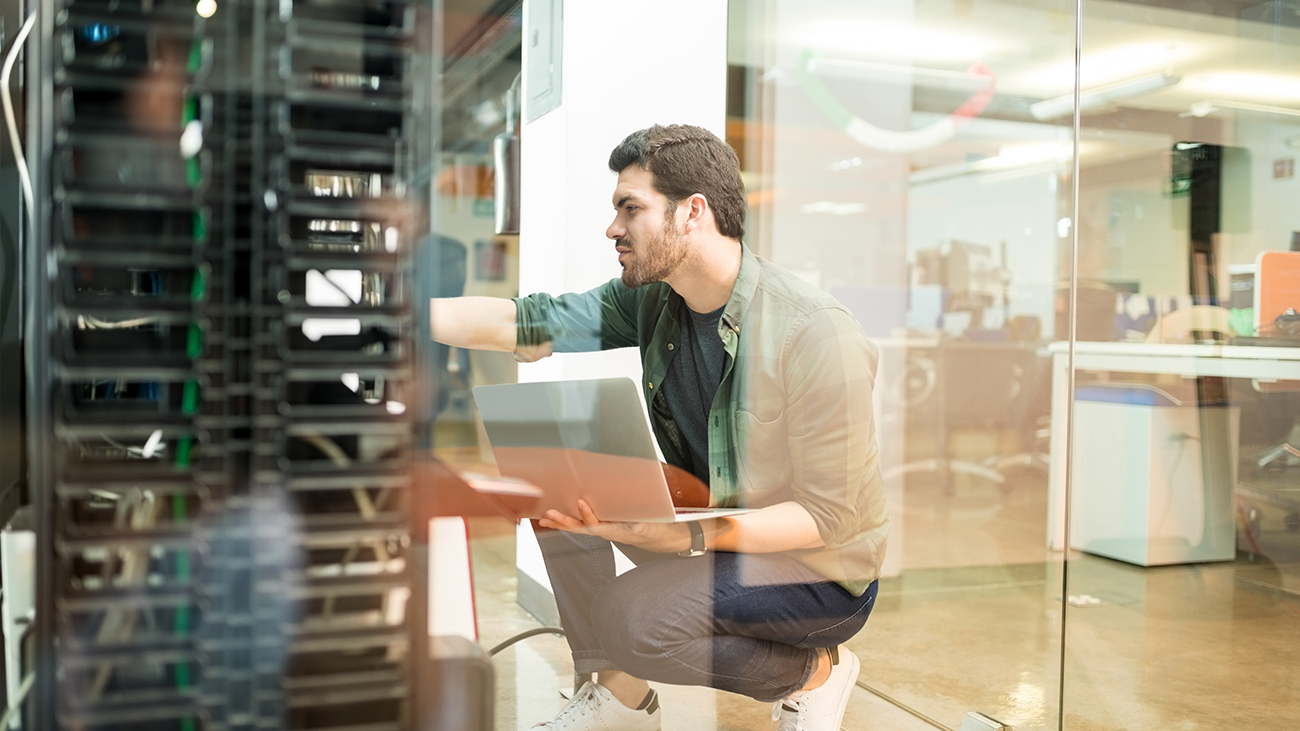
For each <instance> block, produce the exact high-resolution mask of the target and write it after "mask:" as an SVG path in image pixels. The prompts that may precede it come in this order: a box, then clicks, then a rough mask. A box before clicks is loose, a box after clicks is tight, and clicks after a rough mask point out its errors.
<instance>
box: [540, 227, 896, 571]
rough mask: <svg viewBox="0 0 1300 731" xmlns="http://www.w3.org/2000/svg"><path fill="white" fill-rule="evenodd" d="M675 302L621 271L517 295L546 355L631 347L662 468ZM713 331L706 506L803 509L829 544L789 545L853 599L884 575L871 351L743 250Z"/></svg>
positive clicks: (802, 290) (825, 306) (839, 308)
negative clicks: (592, 281) (718, 344)
mask: <svg viewBox="0 0 1300 731" xmlns="http://www.w3.org/2000/svg"><path fill="white" fill-rule="evenodd" d="M681 303H682V300H681V296H680V295H678V294H677V293H676V292H674V291H673V290H672V288H671V287H669V286H668V285H667V284H664V283H662V282H660V283H655V284H650V285H646V286H644V287H640V288H637V289H629V288H628V287H626V286H624V285H623V283H622V282H621V281H620V280H618V279H614V280H611V281H609V282H607V283H605V284H603V285H601V286H599V287H597V288H595V289H593V290H590V291H588V292H583V293H576V294H566V295H562V296H559V297H552V296H550V295H546V294H534V295H529V296H527V297H521V298H519V299H518V300H516V304H517V314H518V342H519V344H520V345H521V346H522V345H535V344H539V343H544V342H550V343H551V347H552V349H553V350H554V351H555V352H586V351H594V350H606V349H610V348H625V347H632V346H636V347H639V348H640V349H641V361H642V365H643V369H644V376H643V378H642V381H641V388H642V390H643V391H644V393H645V398H646V403H647V404H651V412H652V417H653V418H652V419H651V423H652V424H653V425H654V431H655V436H656V438H657V440H658V442H659V446H660V448H661V449H662V450H663V453H664V458H665V459H666V460H667V461H668V462H669V463H671V464H675V465H678V466H686V465H688V464H689V462H690V457H689V453H688V452H687V451H686V449H685V445H683V444H682V443H681V442H680V438H679V436H678V435H677V433H676V428H675V425H673V424H672V422H671V419H668V418H666V414H667V409H666V406H665V405H664V401H663V400H662V398H661V396H660V388H659V386H660V384H661V383H662V382H663V379H664V377H665V376H666V375H667V374H668V366H669V364H670V363H671V362H672V358H673V356H674V354H675V353H676V346H677V344H678V343H680V342H681V340H680V338H681V337H682V333H681V328H680V326H679V323H678V321H677V317H676V313H678V312H680V311H681V309H680V308H681ZM718 337H720V338H721V339H722V342H723V344H724V346H725V348H726V352H727V360H726V364H725V366H724V368H723V372H722V383H721V385H720V386H719V388H718V392H717V395H716V396H715V397H714V400H713V406H712V409H711V410H710V412H709V450H708V454H709V490H710V492H711V493H712V497H713V503H714V505H717V506H726V507H742V506H743V507H761V506H764V505H771V504H775V503H778V502H783V501H787V500H792V501H794V502H796V503H798V504H799V505H801V506H803V507H804V508H805V509H806V510H807V511H808V513H809V514H810V515H812V517H813V520H814V521H815V522H816V524H817V530H818V531H819V532H820V534H821V537H822V540H823V541H824V542H825V544H826V547H825V548H820V549H812V550H807V551H794V552H792V553H794V554H796V555H798V556H799V558H800V560H802V561H803V562H804V563H805V564H807V565H809V566H811V567H812V568H814V569H816V570H817V571H818V572H820V573H821V574H822V575H823V576H826V577H827V578H828V579H831V580H832V581H835V582H837V583H839V584H841V585H842V586H844V587H845V588H846V589H848V590H849V591H850V592H852V593H853V594H855V595H861V594H862V592H864V591H866V588H867V586H868V585H869V584H870V583H871V582H872V581H873V580H874V579H876V578H877V577H878V576H879V573H880V565H881V562H882V561H883V559H884V554H885V542H886V538H887V537H888V535H889V511H888V508H887V506H886V502H885V490H884V483H883V481H882V480H881V476H880V466H879V454H878V451H877V446H876V430H875V422H874V419H873V416H872V406H871V404H872V386H873V382H874V379H875V372H876V363H877V350H876V348H875V346H873V345H872V344H871V343H870V342H869V341H868V340H867V338H866V336H865V335H864V334H863V332H862V328H861V327H860V326H859V325H858V322H857V321H856V320H855V319H854V318H853V315H851V314H850V313H849V311H848V310H847V309H845V308H844V306H843V305H841V304H840V303H839V302H837V301H836V300H835V299H834V298H832V297H831V296H830V295H828V294H826V293H825V292H823V291H822V290H820V289H818V288H816V287H813V286H812V285H810V284H808V283H806V282H804V281H803V280H801V279H799V278H798V277H796V276H794V275H793V274H791V273H789V272H787V271H785V270H784V269H781V268H779V267H777V266H776V265H774V264H772V263H770V262H768V261H766V260H764V259H761V258H759V257H757V256H755V255H754V254H753V253H752V252H751V251H750V250H749V248H748V247H744V249H743V254H742V259H741V265H740V273H739V275H738V276H737V278H736V284H735V285H734V287H733V288H732V291H731V298H730V299H729V300H728V301H727V305H726V308H725V309H724V310H723V313H722V319H721V320H720V321H719V323H718Z"/></svg>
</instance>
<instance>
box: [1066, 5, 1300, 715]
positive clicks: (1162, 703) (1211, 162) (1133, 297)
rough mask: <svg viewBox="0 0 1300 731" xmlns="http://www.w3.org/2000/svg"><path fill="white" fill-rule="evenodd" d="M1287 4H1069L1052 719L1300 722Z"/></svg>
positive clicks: (1292, 55) (1292, 36)
mask: <svg viewBox="0 0 1300 731" xmlns="http://www.w3.org/2000/svg"><path fill="white" fill-rule="evenodd" d="M1295 20H1296V15H1295V11H1294V9H1292V8H1290V7H1289V6H1287V5H1285V4H1282V3H1260V4H1257V5H1254V6H1251V7H1244V6H1243V7H1240V8H1238V7H1234V8H1231V9H1229V8H1210V7H1206V8H1199V9H1198V10H1197V11H1196V12H1190V11H1188V10H1184V9H1174V8H1164V7H1151V6H1142V5H1136V4H1129V3H1114V2H1100V1H1096V0H1089V2H1087V3H1085V4H1084V17H1083V37H1084V46H1083V49H1082V59H1083V76H1084V79H1083V91H1082V97H1081V98H1082V100H1083V101H1084V104H1083V112H1084V116H1083V126H1084V129H1083V132H1082V137H1081V140H1080V143H1081V151H1080V157H1081V160H1080V162H1081V167H1082V170H1081V173H1080V179H1079V195H1080V202H1079V214H1078V217H1077V218H1078V228H1079V231H1078V233H1079V242H1078V244H1079V259H1078V275H1079V278H1080V287H1079V290H1078V293H1077V296H1078V300H1077V302H1078V309H1077V315H1076V326H1077V328H1078V333H1079V340H1080V342H1079V343H1078V344H1077V346H1076V352H1075V355H1074V357H1075V360H1074V368H1075V372H1074V373H1073V376H1074V384H1075V385H1074V391H1073V394H1072V397H1073V404H1072V406H1073V414H1074V417H1073V418H1074V431H1073V441H1072V445H1071V446H1072V451H1073V462H1072V471H1071V474H1070V478H1071V480H1070V499H1069V505H1068V507H1069V519H1068V525H1069V540H1068V544H1069V545H1068V548H1069V549H1070V553H1069V572H1068V576H1069V583H1068V587H1067V592H1066V594H1067V597H1068V600H1069V606H1068V607H1067V609H1066V615H1067V617H1068V621H1067V622H1066V657H1065V665H1064V678H1065V682H1064V685H1063V689H1064V695H1063V698H1064V700H1063V724H1064V727H1065V728H1069V729H1090V728H1108V729H1137V728H1153V727H1174V728H1178V727H1189V726H1191V725H1198V724H1201V723H1204V722H1205V720H1206V719H1208V718H1211V717H1214V716H1220V717H1221V716H1222V714H1224V713H1225V712H1227V713H1231V714H1232V715H1233V716H1234V717H1236V718H1250V719H1251V721H1252V722H1253V723H1256V724H1258V725H1260V726H1261V727H1265V728H1274V727H1276V728H1281V727H1286V726H1289V725H1293V724H1294V710H1293V706H1294V699H1293V696H1294V693H1293V692H1290V691H1288V690H1287V689H1288V688H1291V687H1293V686H1294V684H1295V682H1296V678H1297V673H1298V672H1300V668H1298V667H1297V664H1296V662H1295V661H1294V658H1293V657H1291V656H1290V655H1289V653H1288V652H1287V651H1286V650H1284V649H1282V647H1281V646H1280V645H1278V644H1277V642H1276V638H1277V637H1279V636H1284V635H1287V634H1294V633H1295V631H1296V629H1297V627H1298V626H1300V620H1298V618H1297V615H1296V605H1295V602H1294V600H1293V595H1294V592H1295V589H1296V586H1297V573H1296V570H1295V557H1296V555H1297V548H1298V547H1300V538H1297V534H1296V532H1295V527H1296V525H1297V524H1300V519H1297V518H1296V515H1297V512H1296V511H1297V507H1298V504H1297V502H1296V499H1295V498H1296V497H1297V493H1296V491H1295V489H1294V485H1295V484H1296V483H1297V477H1298V476H1300V473H1297V472H1295V470H1296V467H1297V466H1298V464H1300V463H1297V461H1296V460H1295V459H1294V457H1293V456H1291V455H1290V454H1289V452H1288V448H1287V446H1285V445H1286V444H1288V443H1289V442H1291V441H1292V440H1293V437H1294V436H1295V435H1294V434H1293V432H1294V423H1295V418H1296V414H1297V412H1298V409H1300V402H1297V400H1296V398H1297V396H1296V393H1297V391H1298V390H1300V389H1297V388H1296V386H1295V383H1296V381H1295V380H1294V379H1296V378H1297V377H1300V368H1297V363H1298V362H1300V361H1298V360H1297V356H1298V355H1300V354H1298V353H1297V351H1295V350H1294V349H1293V348H1291V347H1290V346H1294V345H1296V344H1297V341H1296V340H1294V336H1293V335H1292V334H1290V333H1288V332H1287V330H1286V327H1287V323H1286V318H1285V316H1284V315H1283V313H1284V312H1285V309H1286V307H1287V305H1281V304H1280V303H1278V302H1277V300H1276V297H1277V296H1278V295H1281V296H1282V297H1283V298H1285V297H1286V295H1284V294H1282V292H1283V290H1285V285H1282V284H1280V282H1279V281H1278V280H1277V279H1275V278H1274V277H1275V276H1277V275H1278V274H1279V273H1280V272H1284V271H1287V268H1288V267H1293V266H1295V264H1294V262H1295V259H1296V258H1297V257H1300V254H1293V253H1291V252H1290V251H1287V249H1291V248H1293V243H1292V242H1293V236H1294V234H1293V233H1292V232H1293V231H1294V230H1295V229H1296V228H1297V221H1296V218H1295V215H1294V213H1293V209H1294V206H1293V205H1292V203H1291V202H1292V201H1293V200H1294V197H1295V193H1296V190H1297V189H1296V184H1295V179H1294V170H1293V160H1294V151H1293V149H1292V148H1291V147H1290V146H1289V145H1288V144H1287V140H1288V139H1289V138H1291V137H1294V136H1295V135H1296V133H1297V129H1296V128H1297V121H1300V120H1297V117H1298V116H1300V111H1298V110H1297V108H1296V107H1297V93H1296V90H1297V88H1298V87H1297V85H1298V84H1300V77H1296V76H1295V74H1294V69H1295V68H1297V60H1300V48H1298V47H1297V44H1298V43H1300V34H1297V32H1296V31H1295V29H1294V26H1295V25H1296V23H1295ZM1157 75H1158V76H1157ZM1157 79H1158V81H1157ZM1089 99H1096V100H1101V101H1105V102H1106V103H1104V104H1103V103H1095V104H1089V103H1088V100H1089ZM1282 276H1285V275H1282ZM1279 315H1283V317H1282V318H1281V319H1280V320H1279ZM1054 357H1056V358H1057V359H1058V360H1061V359H1062V358H1064V354H1063V353H1062V352H1057V353H1054ZM1057 373H1058V374H1059V375H1069V374H1068V373H1067V371H1065V370H1064V368H1058V370H1057ZM1062 390H1064V389H1062ZM1062 396H1064V393H1063V394H1062ZM1062 446H1063V445H1062ZM1060 487H1061V485H1060V482H1059V481H1054V483H1053V491H1054V494H1058V492H1059V490H1060ZM1058 504H1059V503H1058ZM1060 526H1061V528H1062V529H1063V528H1064V526H1065V521H1064V520H1061V522H1060ZM1062 547H1065V546H1064V545H1062ZM1229 658H1241V661H1240V662H1238V661H1234V660H1231V659H1229ZM1247 658H1248V659H1247Z"/></svg>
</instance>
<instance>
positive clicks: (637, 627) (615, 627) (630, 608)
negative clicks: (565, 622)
mask: <svg viewBox="0 0 1300 731" xmlns="http://www.w3.org/2000/svg"><path fill="white" fill-rule="evenodd" d="M619 584H620V582H618V581H614V582H612V583H610V584H608V585H606V586H605V587H604V588H603V589H601V591H600V593H599V594H597V595H596V599H595V601H594V602H593V603H592V624H593V626H594V627H595V630H596V636H597V638H598V639H599V641H600V648H601V650H603V651H604V653H605V657H606V658H607V659H609V661H610V662H611V663H613V664H614V665H615V666H616V667H618V669H619V670H622V671H623V672H626V673H631V674H632V675H636V676H637V677H641V678H645V679H647V680H665V678H662V677H659V676H660V675H662V673H660V672H656V669H657V668H662V667H663V666H664V660H665V658H666V656H668V655H671V654H673V653H674V652H675V651H676V650H678V649H680V648H681V647H682V646H683V645H684V644H686V643H688V642H690V641H692V640H693V639H694V634H695V633H693V632H692V631H691V629H690V626H689V625H690V624H691V620H698V619H699V618H697V617H691V616H689V615H688V616H687V617H685V618H681V617H678V616H676V615H680V612H676V611H674V610H673V609H672V607H671V605H669V604H667V603H664V602H660V601H657V600H656V599H655V598H650V597H645V596H636V594H635V593H634V592H628V591H620V588H621V587H620V586H619ZM683 620H684V621H683ZM668 680H671V678H668Z"/></svg>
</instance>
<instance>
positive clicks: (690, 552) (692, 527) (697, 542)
mask: <svg viewBox="0 0 1300 731" xmlns="http://www.w3.org/2000/svg"><path fill="white" fill-rule="evenodd" d="M686 528H687V530H689V531H690V532H691V547H690V548H688V549H687V550H685V551H681V552H680V553H678V554H677V555H678V556H687V557H690V556H703V555H704V553H705V552H706V551H708V548H707V547H706V546H705V545H704V526H702V525H700V521H698V520H692V521H689V522H687V523H686Z"/></svg>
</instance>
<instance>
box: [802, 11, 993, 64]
mask: <svg viewBox="0 0 1300 731" xmlns="http://www.w3.org/2000/svg"><path fill="white" fill-rule="evenodd" d="M801 40H802V41H803V42H804V44H805V45H807V46H810V47H812V48H816V49H818V50H823V51H839V52H844V53H851V54H853V55H856V56H866V57H873V58H902V59H909V60H910V59H927V60H932V61H964V62H966V63H970V62H971V61H975V60H977V59H981V58H984V57H985V56H986V55H988V54H989V53H990V52H991V51H993V50H995V49H996V45H995V44H994V43H993V42H992V41H990V40H988V39H986V38H982V37H979V36H975V35H971V34H968V33H960V32H957V33H954V32H950V31H946V30H940V29H938V28H929V27H926V26H918V25H884V24H879V23H870V24H864V23H845V22H842V21H836V22H833V23H820V24H817V25H815V26H810V27H808V28H807V30H806V31H805V32H804V33H803V34H802V35H801Z"/></svg>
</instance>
